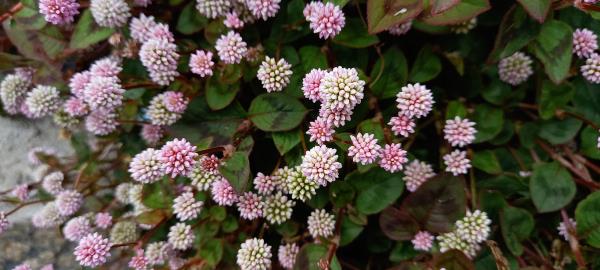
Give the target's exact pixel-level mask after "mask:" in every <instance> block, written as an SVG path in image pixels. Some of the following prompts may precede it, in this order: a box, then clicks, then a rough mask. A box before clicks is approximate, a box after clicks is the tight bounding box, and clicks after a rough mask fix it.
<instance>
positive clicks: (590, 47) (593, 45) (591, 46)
mask: <svg viewBox="0 0 600 270" xmlns="http://www.w3.org/2000/svg"><path fill="white" fill-rule="evenodd" d="M597 49H598V36H596V34H594V32H592V31H590V30H589V29H587V28H580V29H576V30H575V32H574V33H573V53H575V54H576V55H577V56H578V57H579V58H588V57H590V55H592V54H593V53H594V51H595V50H597Z"/></svg>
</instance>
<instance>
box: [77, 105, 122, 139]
mask: <svg viewBox="0 0 600 270" xmlns="http://www.w3.org/2000/svg"><path fill="white" fill-rule="evenodd" d="M117 126H119V122H118V121H117V114H116V113H114V112H110V111H104V110H98V111H93V112H92V113H90V114H89V115H88V116H87V117H86V118H85V129H86V130H87V131H89V132H91V133H93V134H95V135H100V136H103V135H108V134H110V133H111V132H113V131H115V130H116V129H117Z"/></svg>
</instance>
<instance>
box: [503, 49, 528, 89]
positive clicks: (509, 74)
mask: <svg viewBox="0 0 600 270" xmlns="http://www.w3.org/2000/svg"><path fill="white" fill-rule="evenodd" d="M532 63H533V61H532V60H531V57H529V56H527V55H526V54H524V53H522V52H516V53H514V54H513V55H511V56H509V57H506V58H504V59H502V60H500V62H499V63H498V75H499V76H500V80H501V81H503V82H506V83H508V84H511V85H519V84H521V83H523V82H525V81H526V80H527V78H529V76H531V74H533V68H532V67H531V64H532Z"/></svg>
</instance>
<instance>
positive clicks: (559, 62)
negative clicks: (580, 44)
mask: <svg viewBox="0 0 600 270" xmlns="http://www.w3.org/2000/svg"><path fill="white" fill-rule="evenodd" d="M572 45H573V30H572V29H571V27H570V26H569V25H568V24H566V23H564V22H561V21H557V20H550V21H547V22H546V23H544V25H542V30H541V31H540V34H539V35H538V36H537V38H536V39H535V41H534V42H533V43H532V47H533V53H534V54H535V56H537V58H538V59H540V61H541V62H542V63H543V64H544V69H545V71H546V74H548V77H549V78H550V79H551V80H552V81H553V82H554V83H557V84H558V83H560V82H562V81H563V80H564V79H565V78H566V77H567V76H568V75H569V68H570V66H571V57H572Z"/></svg>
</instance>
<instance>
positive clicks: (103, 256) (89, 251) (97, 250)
mask: <svg viewBox="0 0 600 270" xmlns="http://www.w3.org/2000/svg"><path fill="white" fill-rule="evenodd" d="M111 246H112V244H111V243H110V242H109V241H108V239H106V238H104V237H102V236H101V235H100V234H98V233H91V234H88V235H86V236H85V237H83V238H82V239H81V241H79V244H78V245H77V247H75V252H74V255H75V259H76V260H77V262H79V264H81V266H85V267H98V266H100V265H103V264H105V263H106V260H107V259H108V257H110V248H111Z"/></svg>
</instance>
